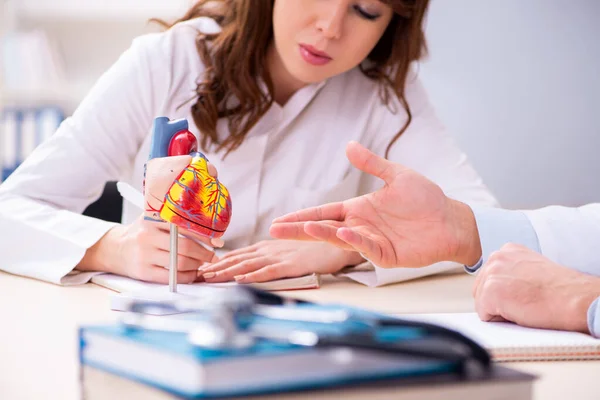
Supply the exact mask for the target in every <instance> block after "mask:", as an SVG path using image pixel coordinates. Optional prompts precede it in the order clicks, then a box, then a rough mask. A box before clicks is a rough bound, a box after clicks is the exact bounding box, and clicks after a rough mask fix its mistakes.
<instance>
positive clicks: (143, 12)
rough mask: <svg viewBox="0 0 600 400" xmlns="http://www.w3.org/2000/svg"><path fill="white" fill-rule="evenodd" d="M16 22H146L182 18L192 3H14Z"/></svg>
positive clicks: (20, 0) (117, 0) (34, 0)
mask: <svg viewBox="0 0 600 400" xmlns="http://www.w3.org/2000/svg"><path fill="white" fill-rule="evenodd" d="M13 1H15V3H14V4H13V7H16V10H15V11H16V14H17V17H18V18H19V19H30V20H36V21H37V20H56V19H59V20H63V19H79V20H113V21H114V20H117V21H118V20H123V21H127V20H147V19H149V18H164V19H174V18H178V17H180V16H182V15H183V14H184V13H185V11H186V10H187V9H188V8H189V6H190V5H191V4H192V1H191V0H104V1H101V2H100V1H97V0H52V1H49V0H13Z"/></svg>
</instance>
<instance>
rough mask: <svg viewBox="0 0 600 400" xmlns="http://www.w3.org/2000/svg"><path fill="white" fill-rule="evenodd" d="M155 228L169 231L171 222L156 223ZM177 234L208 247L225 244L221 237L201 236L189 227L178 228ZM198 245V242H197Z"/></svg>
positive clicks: (219, 246)
mask: <svg viewBox="0 0 600 400" xmlns="http://www.w3.org/2000/svg"><path fill="white" fill-rule="evenodd" d="M155 226H156V228H157V229H160V230H161V231H162V232H165V233H169V232H170V230H171V224H165V223H156V225H155ZM179 235H181V236H184V237H186V238H188V239H192V240H194V241H196V242H201V243H203V244H204V245H206V246H209V247H211V248H212V247H218V248H221V247H223V246H224V245H225V242H224V241H223V239H221V238H218V239H217V238H209V237H207V236H202V235H199V234H197V233H196V232H192V231H190V230H189V229H183V228H179ZM199 245H200V244H199Z"/></svg>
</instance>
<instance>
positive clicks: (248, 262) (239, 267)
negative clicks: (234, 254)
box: [202, 256, 271, 283]
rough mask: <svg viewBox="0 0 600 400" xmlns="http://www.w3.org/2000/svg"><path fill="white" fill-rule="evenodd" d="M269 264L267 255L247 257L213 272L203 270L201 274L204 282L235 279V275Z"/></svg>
mask: <svg viewBox="0 0 600 400" xmlns="http://www.w3.org/2000/svg"><path fill="white" fill-rule="evenodd" d="M270 264H271V260H270V258H269V257H267V256H260V257H255V258H247V259H245V260H243V261H240V262H238V263H234V264H232V265H231V264H230V263H228V265H229V266H228V267H226V268H224V269H220V270H218V271H215V272H206V271H203V273H202V276H203V278H204V280H205V281H206V282H209V283H212V282H228V281H232V280H234V279H235V277H236V276H239V275H245V274H248V273H251V272H254V271H256V270H259V269H261V268H265V267H267V266H268V265H270Z"/></svg>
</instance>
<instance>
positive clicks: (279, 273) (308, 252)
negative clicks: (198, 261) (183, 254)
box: [200, 240, 364, 283]
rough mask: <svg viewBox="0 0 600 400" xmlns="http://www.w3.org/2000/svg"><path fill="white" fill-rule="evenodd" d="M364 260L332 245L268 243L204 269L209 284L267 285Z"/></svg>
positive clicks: (355, 254)
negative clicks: (233, 282)
mask: <svg viewBox="0 0 600 400" xmlns="http://www.w3.org/2000/svg"><path fill="white" fill-rule="evenodd" d="M362 261H364V260H363V258H362V257H361V256H360V254H358V253H356V252H351V251H347V250H343V249H339V248H336V247H334V246H332V245H330V244H328V243H316V242H297V241H285V240H266V241H263V242H259V243H257V244H255V245H252V246H249V247H245V248H242V249H239V250H235V251H232V252H230V253H228V254H226V255H225V256H224V257H223V258H221V260H220V261H219V262H216V263H214V264H212V265H208V266H206V267H204V268H202V269H201V271H200V273H201V274H202V276H203V278H204V280H205V281H206V282H211V283H214V282H226V281H231V280H236V281H237V282H240V283H251V282H266V281H271V280H274V279H280V278H292V277H297V276H302V275H307V274H311V273H315V272H316V273H319V274H331V273H334V272H337V271H339V270H341V269H342V268H344V267H345V266H347V265H357V264H359V263H361V262H362Z"/></svg>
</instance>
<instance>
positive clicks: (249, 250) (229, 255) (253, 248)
mask: <svg viewBox="0 0 600 400" xmlns="http://www.w3.org/2000/svg"><path fill="white" fill-rule="evenodd" d="M256 250H258V244H253V245H252V246H247V247H242V248H241V249H237V250H232V251H230V252H228V253H227V254H225V255H223V256H222V257H221V260H227V259H229V258H232V257H238V256H243V255H244V254H252V253H256Z"/></svg>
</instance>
